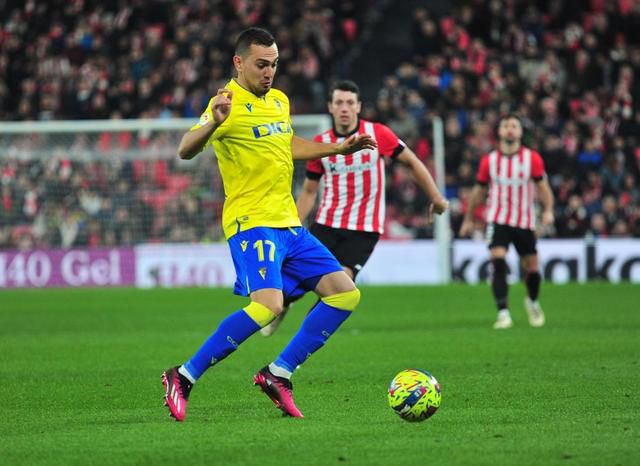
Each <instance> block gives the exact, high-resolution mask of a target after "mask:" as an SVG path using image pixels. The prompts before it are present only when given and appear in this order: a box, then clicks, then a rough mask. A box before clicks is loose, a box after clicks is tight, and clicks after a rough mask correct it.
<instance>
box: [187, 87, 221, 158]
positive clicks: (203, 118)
mask: <svg viewBox="0 0 640 466" xmlns="http://www.w3.org/2000/svg"><path fill="white" fill-rule="evenodd" d="M213 99H214V98H213V97H212V98H211V99H209V103H208V104H207V108H205V109H204V111H203V112H202V115H200V120H198V122H197V123H196V124H195V125H193V126H192V127H191V128H190V129H189V131H195V130H197V129H198V128H202V127H203V126H204V125H206V124H207V123H209V122H210V121H213V111H212V110H211V104H212V103H213ZM230 120H231V114H230V115H229V116H228V117H227V119H226V120H225V121H224V122H223V123H222V124H221V125H220V126H218V128H216V130H215V131H214V132H213V134H212V135H211V137H210V138H209V140H208V141H207V143H206V144H205V145H204V146H205V147H207V146H208V145H210V144H211V143H212V142H213V141H214V140H215V139H218V138H219V137H220V136H221V135H222V134H223V133H224V132H225V130H226V128H227V127H228V126H229V121H230Z"/></svg>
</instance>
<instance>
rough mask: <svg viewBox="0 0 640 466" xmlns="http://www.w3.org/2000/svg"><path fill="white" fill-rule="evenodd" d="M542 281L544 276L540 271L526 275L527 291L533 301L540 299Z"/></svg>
mask: <svg viewBox="0 0 640 466" xmlns="http://www.w3.org/2000/svg"><path fill="white" fill-rule="evenodd" d="M541 281H542V277H541V276H540V272H529V273H528V274H527V275H526V276H525V277H524V283H525V285H527V292H528V294H529V299H531V301H536V300H537V299H538V295H539V294H540V282H541Z"/></svg>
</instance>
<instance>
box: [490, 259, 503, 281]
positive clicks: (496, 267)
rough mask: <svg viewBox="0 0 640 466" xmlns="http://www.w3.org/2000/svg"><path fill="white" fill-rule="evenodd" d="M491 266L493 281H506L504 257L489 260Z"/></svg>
mask: <svg viewBox="0 0 640 466" xmlns="http://www.w3.org/2000/svg"><path fill="white" fill-rule="evenodd" d="M491 263H492V264H493V279H494V280H506V279H507V261H506V260H505V259H504V257H495V258H493V259H491Z"/></svg>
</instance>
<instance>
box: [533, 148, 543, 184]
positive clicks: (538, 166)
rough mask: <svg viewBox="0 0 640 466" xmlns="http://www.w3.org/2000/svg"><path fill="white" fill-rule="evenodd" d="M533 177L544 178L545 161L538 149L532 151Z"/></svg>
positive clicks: (535, 179)
mask: <svg viewBox="0 0 640 466" xmlns="http://www.w3.org/2000/svg"><path fill="white" fill-rule="evenodd" d="M531 178H533V180H534V181H540V180H541V179H543V178H544V161H543V160H542V157H541V156H540V154H538V153H537V152H536V151H534V150H532V151H531Z"/></svg>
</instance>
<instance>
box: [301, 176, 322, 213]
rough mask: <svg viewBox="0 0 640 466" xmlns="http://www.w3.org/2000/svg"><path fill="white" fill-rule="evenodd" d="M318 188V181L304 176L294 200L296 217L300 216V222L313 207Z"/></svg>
mask: <svg viewBox="0 0 640 466" xmlns="http://www.w3.org/2000/svg"><path fill="white" fill-rule="evenodd" d="M319 189H320V181H318V180H311V179H309V178H306V179H305V180H304V183H303V184H302V191H300V194H299V195H298V200H297V201H296V207H297V208H298V217H300V223H303V224H304V222H305V220H306V219H307V217H308V216H309V213H310V212H311V210H312V209H313V206H314V205H315V203H316V199H317V198H318V190H319Z"/></svg>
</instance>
